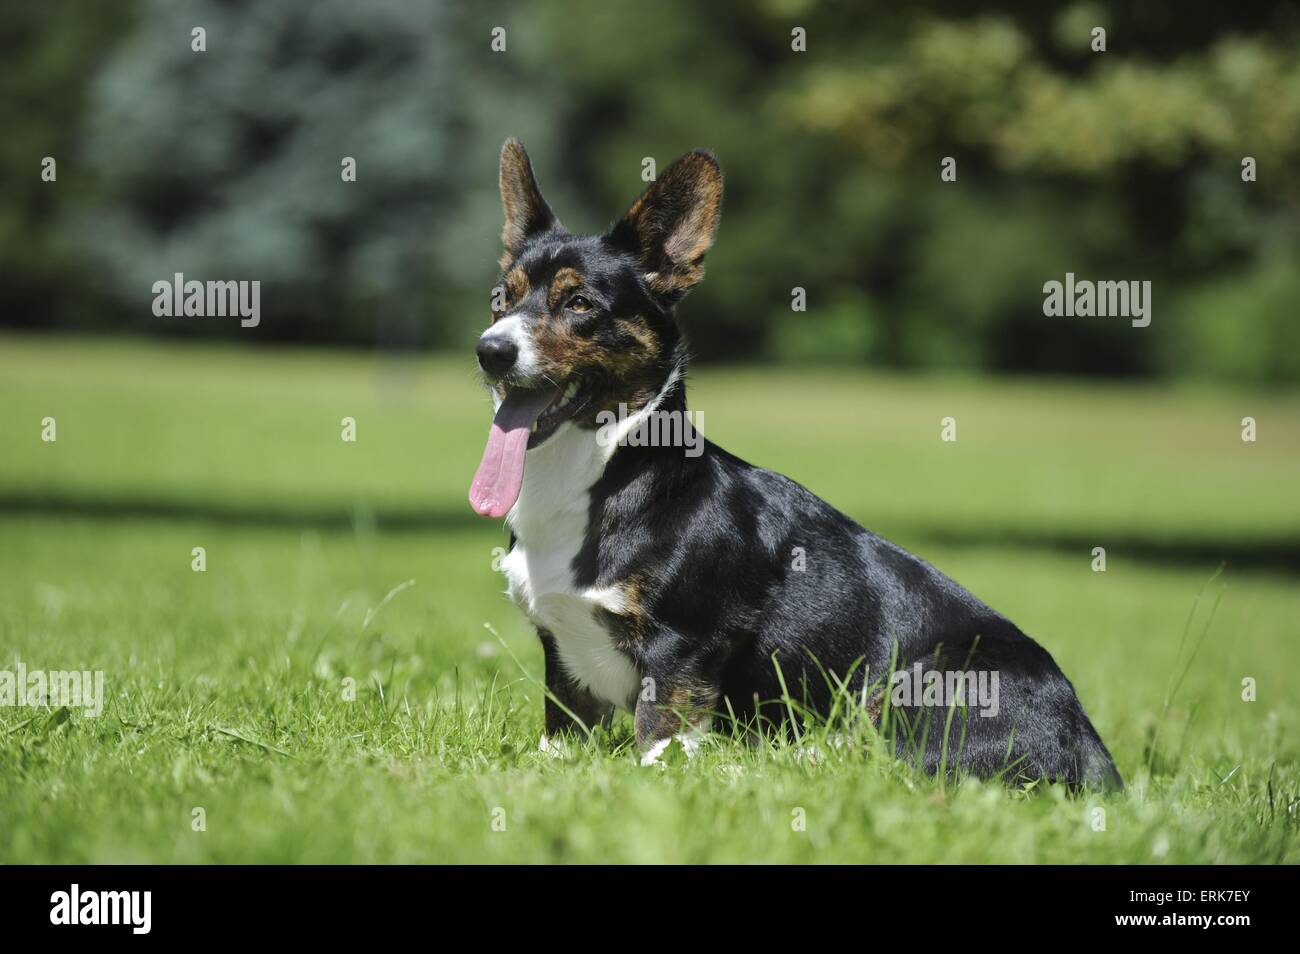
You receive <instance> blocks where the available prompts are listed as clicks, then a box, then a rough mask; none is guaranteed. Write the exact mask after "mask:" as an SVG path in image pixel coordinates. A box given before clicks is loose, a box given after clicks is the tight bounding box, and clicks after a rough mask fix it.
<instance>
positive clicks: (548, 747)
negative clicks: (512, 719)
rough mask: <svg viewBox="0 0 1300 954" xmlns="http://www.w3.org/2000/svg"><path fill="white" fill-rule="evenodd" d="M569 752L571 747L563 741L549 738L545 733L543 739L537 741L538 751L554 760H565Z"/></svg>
mask: <svg viewBox="0 0 1300 954" xmlns="http://www.w3.org/2000/svg"><path fill="white" fill-rule="evenodd" d="M568 750H569V747H568V746H567V745H566V744H565V741H564V740H563V739H552V738H549V737H547V735H546V733H545V732H543V733H542V737H541V738H540V739H538V740H537V751H538V752H541V753H543V754H544V755H549V756H550V757H551V758H553V759H558V758H563V757H564V754H565V753H566V752H568Z"/></svg>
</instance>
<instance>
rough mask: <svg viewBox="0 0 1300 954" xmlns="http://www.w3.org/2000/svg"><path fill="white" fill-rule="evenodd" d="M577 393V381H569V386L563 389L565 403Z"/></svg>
mask: <svg viewBox="0 0 1300 954" xmlns="http://www.w3.org/2000/svg"><path fill="white" fill-rule="evenodd" d="M577 393H578V382H577V381H570V382H569V386H568V387H567V388H565V389H564V400H565V403H568V402H569V401H571V400H573V396H574V395H575V394H577Z"/></svg>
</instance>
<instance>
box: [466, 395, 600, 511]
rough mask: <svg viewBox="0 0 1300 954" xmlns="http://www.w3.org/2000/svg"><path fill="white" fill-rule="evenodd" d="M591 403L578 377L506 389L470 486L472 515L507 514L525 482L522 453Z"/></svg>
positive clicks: (524, 453) (544, 440)
mask: <svg viewBox="0 0 1300 954" xmlns="http://www.w3.org/2000/svg"><path fill="white" fill-rule="evenodd" d="M590 400H591V391H590V389H589V388H587V387H585V386H584V384H583V382H582V381H581V380H580V379H578V378H570V379H569V380H568V381H566V382H564V383H563V384H562V385H559V386H548V387H545V388H525V387H520V386H515V387H507V388H506V391H505V397H504V398H503V399H502V401H501V404H500V406H499V407H498V408H497V412H496V416H495V417H493V418H492V427H491V429H490V430H489V431H488V439H487V446H486V447H484V448H483V460H482V461H481V462H480V463H479V465H478V471H477V472H476V473H475V474H474V481H473V483H471V484H470V487H469V502H470V505H471V506H472V507H473V508H474V510H475V512H477V513H479V514H481V515H483V516H485V517H491V518H493V519H494V520H497V519H500V518H501V517H504V516H505V515H506V514H507V513H509V512H510V508H511V507H513V506H514V505H515V501H516V500H518V499H519V491H520V489H521V488H522V487H523V484H524V457H525V455H526V454H527V452H528V451H530V450H532V449H533V448H535V447H540V446H541V445H542V444H543V443H545V442H546V441H547V440H548V439H549V438H550V437H551V436H552V435H553V434H554V433H555V432H556V431H557V430H559V429H560V425H562V424H563V423H564V422H565V421H569V420H572V419H573V418H574V417H575V416H577V415H578V414H579V413H580V412H581V411H582V410H583V408H584V407H586V405H587V404H588V403H590Z"/></svg>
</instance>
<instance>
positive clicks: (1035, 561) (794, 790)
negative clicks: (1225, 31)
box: [0, 337, 1300, 863]
mask: <svg viewBox="0 0 1300 954" xmlns="http://www.w3.org/2000/svg"><path fill="white" fill-rule="evenodd" d="M692 403H693V405H694V406H695V407H696V408H697V409H698V410H702V411H703V412H704V422H703V428H704V430H705V431H706V432H707V433H708V434H709V436H710V437H711V438H713V439H714V440H717V441H719V442H720V443H722V444H723V445H724V446H726V447H728V449H730V450H733V451H735V452H737V453H740V454H741V455H743V456H746V457H748V458H750V459H752V460H756V461H759V462H762V463H764V464H767V465H769V466H773V467H776V468H778V469H781V470H784V471H785V472H787V473H789V474H790V475H791V476H793V477H795V478H797V479H799V480H801V481H802V482H804V483H805V484H807V485H808V486H810V487H811V488H812V489H813V490H815V491H816V492H818V493H820V494H821V495H823V496H824V497H826V498H827V499H829V500H830V501H832V502H833V503H835V504H836V505H838V506H839V507H841V509H844V510H845V511H847V512H848V513H850V514H851V515H853V516H854V517H856V518H857V519H859V520H861V521H862V522H863V523H865V524H866V525H868V526H870V527H872V528H873V529H877V530H879V531H881V532H883V533H886V534H887V535H889V536H891V537H892V538H894V539H895V540H897V541H898V542H899V543H901V544H903V545H905V546H908V547H909V548H911V549H912V550H914V551H915V552H917V553H919V554H921V555H922V556H924V557H926V558H927V559H929V560H930V561H931V562H933V563H935V564H936V565H937V566H939V567H940V568H941V569H943V570H944V571H945V572H947V573H949V574H950V575H952V576H954V577H955V578H956V579H958V580H959V581H961V582H963V583H964V584H966V585H967V586H968V587H970V588H971V589H972V590H974V591H975V592H976V593H977V594H979V595H980V596H981V597H983V598H984V599H985V600H987V601H988V602H990V603H992V604H993V605H994V606H996V607H998V608H999V609H1000V610H1002V611H1003V612H1005V613H1007V614H1008V615H1009V616H1011V617H1012V618H1013V619H1015V620H1016V621H1017V622H1018V623H1019V624H1020V625H1021V626H1022V628H1024V629H1025V630H1026V631H1027V632H1029V633H1031V634H1033V635H1034V636H1035V637H1036V638H1038V639H1039V640H1040V641H1041V642H1042V643H1043V644H1044V645H1046V646H1047V647H1048V649H1049V650H1050V651H1051V652H1052V653H1053V655H1055V657H1056V658H1057V660H1058V661H1059V662H1060V663H1061V665H1062V667H1063V668H1064V669H1065V671H1066V672H1067V674H1068V675H1069V676H1070V677H1071V679H1072V681H1073V682H1074V684H1075V686H1076V687H1077V689H1078V690H1079V693H1080V696H1081V697H1082V699H1083V701H1084V704H1085V706H1086V707H1087V708H1088V710H1089V712H1090V714H1091V715H1092V717H1093V720H1094V722H1095V723H1096V725H1097V727H1098V729H1099V730H1100V731H1101V733H1102V735H1103V737H1104V738H1105V739H1106V741H1107V742H1108V744H1109V746H1110V748H1111V751H1112V753H1113V754H1114V755H1115V757H1116V760H1117V762H1118V764H1119V766H1120V769H1121V771H1122V772H1123V774H1124V776H1125V778H1126V780H1127V781H1128V790H1127V791H1126V792H1125V793H1123V794H1121V795H1116V796H1110V797H1106V798H1101V797H1099V796H1092V795H1084V796H1080V797H1072V796H1069V795H1067V793H1065V792H1064V791H1062V790H1060V789H1055V788H1047V789H1043V788H1041V787H1040V788H1038V789H1036V790H1033V791H1028V792H1025V791H1011V792H1008V791H1007V790H1005V789H1003V788H1001V787H999V786H996V785H989V784H980V783H977V782H973V781H970V780H963V781H961V782H960V783H959V784H956V785H952V784H948V785H941V784H939V783H938V782H936V781H933V780H931V779H927V778H924V777H922V776H918V775H917V774H915V773H914V772H913V771H911V770H910V769H908V768H906V767H904V766H901V765H899V764H898V763H896V762H893V761H892V760H889V759H887V758H882V757H880V756H879V755H876V754H874V753H870V754H867V753H864V752H862V751H861V750H859V749H857V748H852V747H850V748H836V747H835V746H832V745H829V744H826V741H825V740H824V739H823V740H817V739H812V740H805V744H802V745H777V746H765V747H757V748H751V747H746V746H744V745H742V744H740V743H737V742H734V741H732V740H730V739H727V738H717V739H716V740H714V741H713V742H711V743H710V744H709V745H707V746H706V747H705V748H704V749H702V750H701V752H700V753H698V754H697V755H696V756H695V757H694V758H693V759H691V760H689V761H684V760H676V761H675V762H674V764H671V765H669V766H667V767H663V768H649V769H647V768H642V767H640V766H639V765H638V763H637V759H636V756H635V753H634V752H633V750H632V747H631V744H630V738H629V736H630V729H629V726H628V725H627V723H626V722H625V721H624V722H621V723H620V724H618V725H616V726H615V729H614V731H613V732H612V733H611V734H610V735H608V736H602V737H600V738H598V739H596V740H594V741H593V742H591V743H589V744H586V745H582V746H574V747H572V748H571V749H570V751H569V752H568V753H567V754H566V755H565V756H564V757H563V758H559V759H556V758H551V757H548V756H543V755H541V754H539V753H538V752H537V751H536V744H537V737H538V734H539V732H540V729H541V698H540V691H539V689H538V688H537V685H536V682H535V680H536V679H537V678H538V677H539V676H540V674H541V652H540V648H539V647H538V645H537V643H536V639H535V637H534V636H533V634H532V633H531V631H530V630H529V629H528V627H527V626H526V625H525V623H524V621H523V620H522V618H521V617H520V616H519V615H518V613H517V612H516V611H515V610H514V608H513V607H512V606H511V605H510V604H509V602H508V601H507V600H506V599H505V597H504V596H502V595H501V590H502V587H503V582H502V580H501V577H500V576H499V574H497V573H496V572H495V571H494V569H493V561H494V556H495V553H494V549H495V548H498V547H502V546H504V545H505V544H506V536H505V533H504V531H503V528H502V526H501V524H499V523H494V522H489V521H481V520H479V519H477V518H475V517H474V516H473V515H472V514H471V513H470V511H469V508H468V505H467V503H466V502H465V490H466V488H467V487H468V483H469V478H470V476H471V475H472V473H473V470H474V467H475V465H476V464H477V462H478V456H479V454H480V452H481V449H482V439H483V436H484V434H485V431H486V419H487V418H486V415H487V406H488V405H487V402H486V399H485V398H484V397H483V395H482V394H481V392H480V391H479V390H478V389H477V387H476V384H475V378H474V375H473V372H472V369H471V368H470V366H469V364H468V362H467V361H464V360H460V359H454V360H453V359H448V358H430V359H420V360H399V359H378V358H375V357H373V356H356V355H350V354H341V353H331V352H303V351H290V350H283V351H281V350H250V349H227V348H214V347H197V346H185V345H162V344H157V343H101V342H96V341H88V340H84V339H72V340H65V341H53V340H48V339H32V338H14V337H11V338H0V455H2V456H0V670H3V669H6V668H8V669H13V668H15V667H16V665H17V663H18V662H19V661H21V662H22V663H23V664H25V665H26V667H27V668H28V669H29V670H34V669H44V670H67V669H77V670H102V671H103V672H104V674H105V693H106V697H107V698H106V702H105V705H104V711H103V712H102V714H100V715H99V716H98V717H95V718H89V717H87V716H86V715H85V714H84V713H81V712H79V711H69V710H65V709H55V710H50V709H40V708H30V707H12V708H9V707H0V862H10V863H13V862H17V863H21V862H44V861H90V862H103V861H161V862H205V861H215V862H246V861H252V862H257V861H268V862H269V861H289V862H338V861H383V862H389V861H399V862H414V861H521V862H540V861H570V862H581V861H668V862H673V861H683V862H693V861H713V862H721V861H738V862H753V861H821V862H853V861H865V862H870V861H889V862H898V861H904V862H934V861H991V862H1027V861H1047V862H1062V863H1073V862H1103V863H1143V862H1201V861H1204V862H1279V861H1283V862H1296V861H1300V828H1298V825H1297V813H1298V812H1300V771H1298V769H1300V743H1297V733H1296V726H1297V717H1298V716H1300V695H1298V694H1297V693H1296V692H1295V691H1294V688H1293V687H1290V686H1289V684H1288V682H1287V680H1288V679H1289V678H1290V677H1291V674H1293V673H1295V672H1296V671H1297V668H1300V645H1298V644H1297V635H1298V634H1297V628H1296V627H1297V624H1296V620H1297V619H1298V618H1300V612H1298V611H1300V589H1298V588H1297V587H1296V585H1295V584H1296V576H1297V574H1300V566H1298V565H1297V561H1300V556H1297V554H1300V507H1297V506H1296V491H1295V488H1296V485H1297V477H1298V476H1300V398H1297V396H1296V395H1294V394H1270V393H1265V392H1258V393H1255V392H1202V391H1197V390H1169V389H1159V388H1140V387H1132V386H1119V385H1099V384H1088V385H1083V384H1078V383H1067V382H1053V381H1046V382H1024V381H1013V382H990V381H987V380H977V379H957V378H944V379H928V380H921V379H910V378H894V377H889V376H885V375H880V374H873V373H868V372H852V371H838V372H828V371H823V370H818V371H806V372H805V371H797V370H780V371H778V370H774V369H763V368H746V369H725V370H724V369H713V368H708V369H701V370H700V371H699V372H698V373H697V374H696V375H695V376H694V384H693V386H692ZM946 416H951V417H954V418H956V421H957V434H958V440H957V441H956V442H955V443H945V442H942V441H941V440H940V439H939V438H940V420H941V419H942V418H943V417H946ZM1245 416H1252V417H1255V418H1256V419H1257V422H1258V433H1259V439H1258V441H1257V442H1255V443H1247V442H1243V441H1242V440H1241V438H1240V434H1241V419H1242V418H1243V417H1245ZM46 417H53V418H54V419H55V422H56V427H57V440H56V441H54V442H46V441H42V440H41V431H42V419H43V418H46ZM343 417H353V418H355V420H356V426H357V440H356V442H355V443H349V442H344V441H343V440H341V438H340V429H341V428H340V420H341V419H342V418H343ZM1096 546H1101V547H1105V548H1106V551H1107V567H1106V571H1105V572H1104V573H1099V572H1093V570H1092V568H1091V564H1092V561H1093V557H1092V548H1093V547H1096ZM195 547H202V548H204V553H205V559H206V569H205V571H204V572H195V571H194V570H193V569H192V560H193V556H192V552H193V548H195ZM1221 567H1222V569H1220V568H1221ZM1216 574H1217V575H1216ZM1248 678H1249V679H1253V680H1255V689H1256V699H1255V701H1244V700H1243V698H1242V694H1243V689H1242V682H1243V680H1244V679H1248ZM196 829H198V830H196Z"/></svg>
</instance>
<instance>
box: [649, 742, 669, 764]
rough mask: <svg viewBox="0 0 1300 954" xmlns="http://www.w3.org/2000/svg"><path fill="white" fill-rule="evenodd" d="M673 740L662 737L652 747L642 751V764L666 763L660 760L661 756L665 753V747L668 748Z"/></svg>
mask: <svg viewBox="0 0 1300 954" xmlns="http://www.w3.org/2000/svg"><path fill="white" fill-rule="evenodd" d="M671 741H672V739H660V740H659V741H658V742H656V743H655V744H654V745H652V746H650V748H648V749H646V750H645V751H644V752H642V753H641V764H642V765H663V764H664V763H663V762H662V761H660V759H659V756H661V755H663V754H664V749H666V748H668V743H669V742H671Z"/></svg>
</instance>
